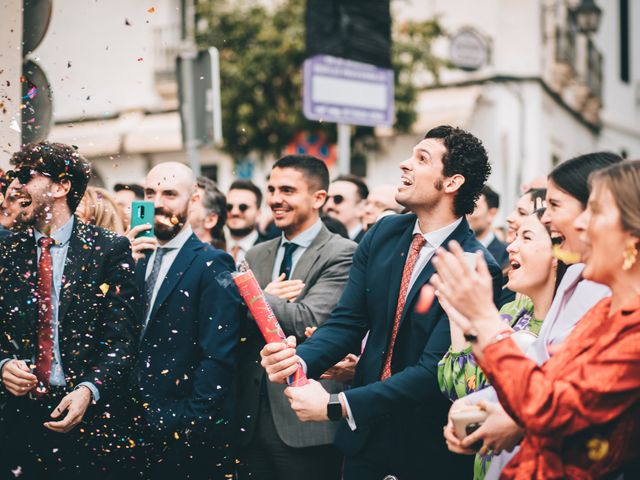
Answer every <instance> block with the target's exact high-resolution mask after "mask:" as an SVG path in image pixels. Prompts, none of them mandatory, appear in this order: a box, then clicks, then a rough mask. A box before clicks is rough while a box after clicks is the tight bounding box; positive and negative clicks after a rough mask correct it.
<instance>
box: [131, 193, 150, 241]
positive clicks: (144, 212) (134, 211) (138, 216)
mask: <svg viewBox="0 0 640 480" xmlns="http://www.w3.org/2000/svg"><path fill="white" fill-rule="evenodd" d="M155 215H156V211H155V207H154V206H153V202H142V201H135V202H131V228H133V227H137V226H138V225H145V224H149V225H151V229H150V230H146V231H144V232H142V233H139V234H138V235H136V237H153V236H155V233H154V231H153V223H154V217H155Z"/></svg>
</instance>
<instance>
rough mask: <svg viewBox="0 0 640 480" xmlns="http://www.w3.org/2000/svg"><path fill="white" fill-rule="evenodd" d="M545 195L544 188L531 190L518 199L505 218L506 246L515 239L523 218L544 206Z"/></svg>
mask: <svg viewBox="0 0 640 480" xmlns="http://www.w3.org/2000/svg"><path fill="white" fill-rule="evenodd" d="M546 195H547V190H546V189H545V188H532V189H531V190H528V191H526V192H525V193H524V194H523V195H522V196H521V197H520V198H519V199H518V203H516V206H515V207H514V209H513V211H512V212H511V213H510V214H509V215H508V216H507V235H506V238H505V241H506V243H507V244H509V243H511V242H513V241H514V240H515V239H516V233H517V231H518V229H519V228H520V224H521V223H522V220H523V219H524V218H526V217H528V216H529V215H531V214H532V213H533V212H535V211H536V210H538V209H539V208H543V207H545V206H546V204H545V197H546Z"/></svg>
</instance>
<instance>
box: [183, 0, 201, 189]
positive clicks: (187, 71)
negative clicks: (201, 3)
mask: <svg viewBox="0 0 640 480" xmlns="http://www.w3.org/2000/svg"><path fill="white" fill-rule="evenodd" d="M183 13H184V22H185V23H184V25H185V38H184V42H183V48H182V52H181V54H180V57H181V58H182V74H181V76H182V85H183V89H182V90H183V104H182V109H183V111H182V118H183V119H184V133H185V145H184V148H185V151H186V152H187V161H188V162H189V166H190V167H191V169H192V170H193V173H194V174H195V175H196V176H199V175H200V172H201V170H200V158H199V156H198V146H199V142H198V139H197V138H196V123H195V122H196V105H195V98H194V95H193V65H194V60H195V58H196V56H197V54H198V51H197V50H196V45H195V13H196V11H195V6H194V4H193V0H186V1H185V3H184V9H183Z"/></svg>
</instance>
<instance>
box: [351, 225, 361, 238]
mask: <svg viewBox="0 0 640 480" xmlns="http://www.w3.org/2000/svg"><path fill="white" fill-rule="evenodd" d="M361 231H362V224H360V223H359V224H358V225H356V226H355V227H354V228H352V229H351V230H349V232H348V233H349V238H350V239H351V240H353V239H355V238H356V237H357V236H358V235H359V234H360V232H361Z"/></svg>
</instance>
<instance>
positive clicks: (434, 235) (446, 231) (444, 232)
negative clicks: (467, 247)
mask: <svg viewBox="0 0 640 480" xmlns="http://www.w3.org/2000/svg"><path fill="white" fill-rule="evenodd" d="M461 222H462V217H460V218H458V219H457V220H456V221H455V222H453V223H450V224H449V225H446V226H444V227H442V228H439V229H438V230H434V231H433V232H429V233H422V231H421V230H420V220H417V219H416V224H415V225H414V227H413V235H415V234H416V233H419V234H420V235H422V236H423V237H424V239H425V240H426V241H427V243H428V244H429V245H431V246H432V247H433V248H438V247H440V246H442V244H443V243H444V241H445V240H446V239H447V238H448V237H449V235H451V234H452V233H453V231H454V230H455V229H456V228H458V225H460V223H461Z"/></svg>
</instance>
